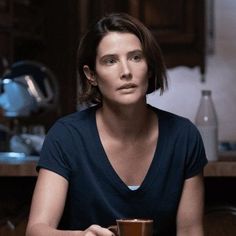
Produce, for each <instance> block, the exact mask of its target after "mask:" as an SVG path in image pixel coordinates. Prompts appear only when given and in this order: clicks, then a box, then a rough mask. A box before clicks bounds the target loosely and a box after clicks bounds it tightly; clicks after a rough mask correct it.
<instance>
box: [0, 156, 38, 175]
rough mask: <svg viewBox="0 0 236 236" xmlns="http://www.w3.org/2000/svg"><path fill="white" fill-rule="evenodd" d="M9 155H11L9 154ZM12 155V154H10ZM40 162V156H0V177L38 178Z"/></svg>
mask: <svg viewBox="0 0 236 236" xmlns="http://www.w3.org/2000/svg"><path fill="white" fill-rule="evenodd" d="M7 154H9V153H7ZM10 154H11V153H10ZM38 160H39V157H38V156H20V155H18V156H11V157H7V156H5V154H4V153H1V155H0V177H1V176H2V177H7V176H12V177H13V176H15V177H27V176H28V177H30V176H37V171H36V169H35V167H36V164H37V162H38Z"/></svg>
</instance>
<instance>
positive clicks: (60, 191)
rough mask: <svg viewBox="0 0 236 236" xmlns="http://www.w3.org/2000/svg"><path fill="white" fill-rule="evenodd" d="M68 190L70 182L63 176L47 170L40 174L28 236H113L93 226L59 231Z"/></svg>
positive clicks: (27, 231)
mask: <svg viewBox="0 0 236 236" xmlns="http://www.w3.org/2000/svg"><path fill="white" fill-rule="evenodd" d="M67 190H68V182H67V180H66V179H65V178H63V177H62V176H60V175H58V174H56V173H54V172H52V171H49V170H45V169H41V170H40V172H39V176H38V180H37V183H36V186H35V190H34V195H33V199H32V205H31V211H30V217H29V222H28V225H27V229H26V236H45V235H50V236H64V235H66V236H69V235H77V236H86V235H87V236H111V235H113V234H112V232H111V231H109V230H108V229H105V228H102V227H100V226H98V225H92V226H90V227H89V228H88V229H87V230H85V231H62V230H57V226H58V223H59V221H60V219H61V216H62V213H63V210H64V206H65V200H66V195H67Z"/></svg>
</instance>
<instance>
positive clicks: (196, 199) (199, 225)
mask: <svg viewBox="0 0 236 236" xmlns="http://www.w3.org/2000/svg"><path fill="white" fill-rule="evenodd" d="M203 214H204V185H203V175H202V173H201V174H199V175H197V176H194V177H192V178H189V179H186V180H185V183H184V187H183V192H182V196H181V199H180V204H179V208H178V214H177V236H203V235H204V231H203Z"/></svg>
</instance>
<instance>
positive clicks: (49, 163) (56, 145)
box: [36, 121, 71, 179]
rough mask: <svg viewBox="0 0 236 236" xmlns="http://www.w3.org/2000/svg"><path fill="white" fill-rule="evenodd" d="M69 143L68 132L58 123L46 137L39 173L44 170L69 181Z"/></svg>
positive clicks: (38, 167) (39, 163) (38, 166)
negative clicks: (67, 147)
mask: <svg viewBox="0 0 236 236" xmlns="http://www.w3.org/2000/svg"><path fill="white" fill-rule="evenodd" d="M68 142H70V135H69V132H68V130H67V129H66V127H65V125H64V124H63V123H62V122H59V121H57V122H56V123H55V124H54V125H53V126H52V128H51V129H50V130H49V131H48V133H47V135H46V138H45V140H44V143H43V147H42V150H41V152H40V159H39V162H38V165H37V167H36V169H37V171H38V170H39V169H40V168H44V169H48V170H50V171H53V172H55V173H57V174H59V175H61V176H63V177H64V178H66V179H69V177H70V169H71V168H70V165H69V162H68V153H67V151H66V146H67V145H66V144H67V143H68Z"/></svg>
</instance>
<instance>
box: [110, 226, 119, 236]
mask: <svg viewBox="0 0 236 236" xmlns="http://www.w3.org/2000/svg"><path fill="white" fill-rule="evenodd" d="M108 229H109V230H110V231H111V232H112V233H114V234H115V236H119V234H118V228H117V225H111V226H109V227H108Z"/></svg>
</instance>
